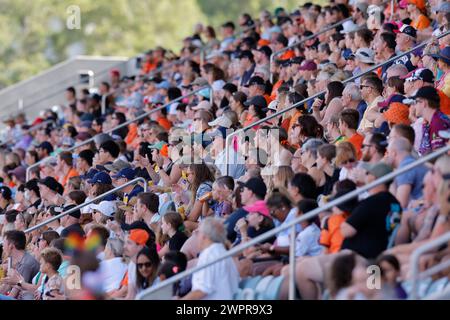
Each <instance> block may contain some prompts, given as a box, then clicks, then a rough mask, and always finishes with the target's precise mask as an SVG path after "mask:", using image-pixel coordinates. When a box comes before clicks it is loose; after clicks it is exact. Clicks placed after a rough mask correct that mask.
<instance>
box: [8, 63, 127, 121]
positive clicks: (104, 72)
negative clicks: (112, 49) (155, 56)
mask: <svg viewBox="0 0 450 320" xmlns="http://www.w3.org/2000/svg"><path fill="white" fill-rule="evenodd" d="M129 60H130V61H129ZM133 61H135V60H134V59H128V58H125V57H89V56H80V57H77V58H74V59H70V60H67V61H65V62H62V63H60V64H57V65H55V66H53V67H52V68H50V69H48V70H46V71H45V72H42V73H40V74H38V75H36V76H34V77H32V78H30V79H27V80H25V81H22V82H19V83H17V84H15V85H12V86H10V87H7V88H5V89H3V90H1V91H0V119H2V120H4V119H5V118H6V117H8V116H9V115H11V114H17V113H19V112H20V111H23V112H25V114H26V115H27V118H28V119H29V120H31V119H34V118H35V117H36V116H38V115H39V113H40V111H42V110H44V109H46V108H51V107H52V106H54V105H60V104H64V102H65V100H64V91H65V89H66V88H67V87H69V86H74V87H75V88H76V89H77V90H78V89H80V88H86V87H88V85H86V84H80V76H79V73H80V71H81V70H92V71H93V73H94V86H98V85H99V84H100V82H101V81H103V80H108V79H109V71H110V70H111V69H113V68H116V69H119V70H120V72H121V74H122V75H125V74H129V72H130V71H131V70H133V68H132V66H133ZM133 71H134V70H133ZM3 127H4V125H3V123H1V124H0V128H3Z"/></svg>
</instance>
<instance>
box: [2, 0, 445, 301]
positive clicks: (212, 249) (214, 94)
mask: <svg viewBox="0 0 450 320" xmlns="http://www.w3.org/2000/svg"><path fill="white" fill-rule="evenodd" d="M392 3H395V7H394V8H391V5H392ZM392 3H391V1H388V2H385V3H383V2H382V1H378V0H370V1H369V0H368V1H347V0H335V1H330V3H329V4H328V5H326V6H320V5H317V4H312V3H307V4H304V5H301V6H299V7H298V8H295V9H294V10H293V11H292V12H289V11H287V10H286V9H285V8H281V7H280V8H277V9H276V10H275V12H269V11H263V12H261V13H260V15H259V17H251V16H250V15H249V14H247V13H242V15H240V16H239V17H236V18H237V19H238V26H236V25H235V24H234V23H233V22H227V23H224V24H223V25H222V26H221V27H220V33H221V34H220V36H219V35H216V30H215V29H214V28H213V27H212V26H203V25H202V24H198V25H197V26H196V27H195V33H194V34H193V35H192V36H190V37H187V38H185V39H183V46H182V50H181V52H180V54H179V55H174V54H172V53H171V52H169V51H168V50H166V49H164V48H162V47H158V48H156V49H154V50H150V51H148V52H146V53H145V56H144V59H143V60H142V63H141V72H140V73H139V74H137V75H133V76H129V75H122V74H120V72H119V70H111V73H110V81H108V82H103V83H101V85H100V86H99V88H97V90H95V92H94V91H89V90H88V89H84V90H81V91H78V92H77V91H76V90H75V89H74V88H73V87H70V88H68V89H67V90H66V92H65V95H66V101H67V103H66V104H65V105H64V106H61V108H60V110H59V112H56V111H55V110H53V109H48V110H45V112H43V113H42V116H41V117H38V118H36V119H33V120H31V121H28V119H27V117H26V115H24V114H21V115H19V116H11V117H10V118H8V119H6V120H5V125H6V129H5V130H4V132H3V136H2V139H3V141H7V143H4V144H3V145H2V148H3V151H2V152H1V153H0V167H1V171H0V180H1V187H0V210H1V211H0V230H1V240H2V252H1V256H2V265H1V270H0V272H1V273H0V294H1V295H0V300H1V299H22V300H28V299H37V300H62V299H134V298H135V297H136V295H137V294H138V293H140V292H142V291H143V290H145V289H147V288H151V287H154V286H155V285H157V284H159V283H161V282H162V281H164V280H165V279H167V278H170V277H172V276H174V275H176V274H178V273H180V272H182V271H184V270H187V269H190V268H192V267H194V266H201V265H204V264H206V263H209V262H211V261H214V260H216V259H217V258H218V257H220V256H223V255H224V254H225V253H226V252H227V250H229V249H230V248H233V247H236V246H238V245H239V244H242V243H246V242H248V241H250V240H251V239H253V238H255V237H257V236H259V235H261V234H264V233H265V232H267V231H269V230H271V229H273V228H274V227H277V226H282V225H286V224H287V223H289V222H290V221H292V220H293V219H295V218H297V217H299V216H301V215H303V214H305V213H307V212H309V211H311V210H313V209H316V208H318V207H321V206H323V205H324V204H326V203H327V202H329V201H330V200H333V199H337V198H339V197H341V196H343V195H345V194H347V193H348V192H351V191H353V190H355V189H356V188H358V187H360V186H364V185H366V184H368V183H370V182H372V181H375V180H376V179H378V178H381V177H383V176H385V175H387V174H389V173H391V172H392V171H394V170H396V169H399V168H403V167H405V166H407V165H409V164H410V163H412V162H414V161H415V160H416V159H418V158H420V157H422V156H425V155H427V154H430V153H431V152H433V151H436V150H438V149H440V148H442V147H445V146H446V145H448V144H449V138H450V120H449V118H448V115H449V114H450V45H449V44H450V35H445V36H441V35H444V34H445V33H446V32H448V31H449V29H450V24H449V22H450V3H449V2H447V1H442V0H430V1H423V0H401V1H394V2H392ZM349 17H350V18H351V19H347V20H346V21H345V22H344V23H342V24H339V25H338V26H336V27H335V28H331V29H330V30H329V31H327V32H323V33H320V34H319V35H317V36H314V34H316V33H317V32H319V31H321V30H323V29H324V28H326V27H327V26H330V25H333V24H335V23H338V22H339V21H342V20H343V19H346V18H349ZM239 29H241V30H243V31H242V32H240V33H238V32H237V31H238V30H239ZM305 38H307V39H308V40H306V41H302V40H303V39H305ZM299 41H301V43H300V44H297V43H298V42H299ZM423 42H426V45H424V46H423V47H421V48H419V49H417V50H414V51H412V52H411V53H408V54H406V55H402V56H401V57H398V58H395V57H396V56H397V55H401V54H402V53H405V52H407V51H408V50H411V49H413V48H414V47H415V46H416V45H417V44H420V43H423ZM290 46H292V47H290ZM288 47H289V48H288ZM200 48H202V50H203V52H204V57H203V58H202V57H201V54H200V53H199V52H200V50H199V49H200ZM279 51H282V52H279ZM278 52H279V53H278ZM273 53H277V54H276V56H275V59H273V61H272V60H271V59H270V58H271V55H272V54H273ZM391 58H394V59H392V61H390V62H389V63H387V64H384V65H382V66H380V67H379V68H376V69H374V68H373V67H374V66H375V65H377V64H379V63H382V62H385V61H386V60H388V59H391ZM371 68H372V69H374V70H373V71H372V72H367V71H368V70H371ZM351 77H353V78H352V80H353V81H345V80H346V79H349V78H351ZM202 88H203V89H202ZM210 88H211V90H210ZM193 91H196V93H195V94H192V95H190V96H188V97H183V96H185V95H188V94H189V93H191V92H193ZM318 94H320V95H319V96H318V97H317V98H315V99H310V100H306V99H307V98H308V97H312V96H314V95H318ZM102 96H107V99H106V102H107V105H106V112H105V114H102V108H101V102H102ZM173 100H177V102H173ZM304 100H306V102H305V103H303V102H302V101H304ZM294 104H295V107H294V108H291V110H289V111H287V112H284V113H283V114H281V115H280V116H278V117H273V118H270V119H267V120H263V121H261V122H260V123H258V125H255V126H253V127H251V128H249V129H248V130H245V133H242V134H236V135H234V136H233V137H232V138H231V139H230V141H231V144H230V146H229V148H228V150H226V148H225V141H226V137H227V135H229V134H231V133H233V132H235V131H236V130H238V129H242V128H245V127H247V126H250V125H252V124H253V123H255V122H257V121H259V120H262V119H265V118H266V117H267V116H270V115H272V114H274V113H276V112H279V111H282V110H284V109H286V108H289V107H290V106H293V105H294ZM146 113H149V115H148V116H144V115H145V114H146ZM135 118H138V120H137V121H134V122H131V123H127V124H126V125H122V126H121V127H119V128H117V129H116V127H117V126H120V125H121V124H124V123H126V122H127V121H129V120H133V119H135ZM48 120H50V121H48ZM45 121H48V122H47V123H45V125H43V126H42V127H40V128H39V129H37V130H32V128H33V127H35V126H37V125H39V124H40V123H43V122H45ZM30 128H31V130H30ZM94 137H95V138H94ZM91 138H94V139H93V140H92V141H91V142H89V143H84V144H83V145H81V146H79V147H77V145H78V144H80V143H83V142H84V141H87V140H89V139H91ZM74 146H75V147H74ZM67 149H69V150H70V151H67ZM226 151H228V152H226ZM44 159H45V160H44ZM42 160H44V161H42ZM226 160H228V161H226ZM38 162H39V164H38V165H36V163H38ZM27 168H29V169H28V170H27ZM138 177H142V178H144V179H145V180H146V181H148V184H147V185H146V186H144V185H143V184H142V183H141V182H139V181H138V182H135V183H133V182H131V183H130V181H133V180H134V179H136V178H138ZM116 187H121V188H120V190H118V191H117V192H113V193H110V194H108V195H107V196H104V197H103V198H102V199H99V200H98V201H94V202H93V203H92V204H88V205H86V206H83V207H82V208H81V209H77V210H72V211H71V212H70V213H69V214H68V215H65V216H63V217H62V218H61V219H54V220H52V221H51V222H49V223H48V224H46V225H45V226H42V227H40V228H38V229H34V230H32V231H31V232H25V231H26V230H27V229H28V228H30V227H33V226H36V225H38V224H40V223H42V222H44V221H46V220H47V219H51V218H52V217H55V216H57V215H59V214H61V213H62V212H64V211H67V210H70V209H73V208H75V207H76V206H78V205H82V204H83V203H86V202H88V201H91V200H92V199H95V198H96V197H98V196H100V195H102V194H104V193H106V192H108V191H110V190H112V189H114V188H116ZM449 196H450V155H449V154H444V155H441V156H440V157H438V158H437V159H434V160H433V161H431V162H427V163H426V164H424V165H419V166H417V167H415V168H414V169H411V170H410V171H407V172H406V173H403V174H400V175H398V176H397V177H395V179H394V180H393V181H390V182H389V183H384V184H379V185H378V186H376V187H374V188H372V189H370V190H368V191H367V192H365V193H361V194H360V195H359V196H358V197H355V198H354V199H352V200H348V201H346V202H344V203H341V204H340V205H337V206H335V207H333V208H332V209H331V210H329V211H324V212H322V213H321V214H320V215H319V216H317V217H316V218H314V219H309V220H304V221H303V222H301V223H299V224H297V225H296V229H297V235H296V239H295V241H296V251H295V257H296V265H295V282H296V290H297V293H296V294H297V297H298V298H300V299H325V298H327V299H406V298H408V297H409V296H410V292H411V282H410V280H411V268H412V266H411V264H410V257H411V253H412V252H413V251H414V250H415V249H416V248H418V247H419V246H421V245H423V244H425V243H428V242H430V241H432V240H433V239H436V238H437V237H439V236H440V235H443V234H445V233H446V232H449V231H450V221H449V214H450V200H449ZM290 237H291V235H290V230H289V229H286V230H285V231H282V232H279V233H277V234H276V236H274V237H272V238H270V239H267V240H266V241H265V242H264V243H261V244H259V245H255V246H251V247H249V248H247V249H245V250H244V251H242V252H241V253H240V254H239V255H237V256H235V257H233V258H227V259H224V260H222V261H220V262H218V263H216V264H214V265H211V266H209V267H206V268H204V269H202V270H201V271H198V272H196V273H194V274H193V275H192V276H191V277H187V278H185V279H184V280H182V281H179V282H177V283H176V284H175V285H174V286H173V294H172V295H173V297H174V298H176V299H186V300H189V299H233V298H234V297H235V295H236V294H237V292H238V290H239V283H240V281H241V279H245V278H247V277H253V276H257V275H264V276H267V275H274V276H279V275H283V276H284V281H283V283H282V285H281V289H280V294H279V297H278V298H279V299H286V298H287V295H288V275H289V258H288V257H289V243H290ZM449 258H450V248H449V246H448V245H444V246H442V247H440V248H436V249H435V250H434V251H431V252H430V253H428V254H426V255H424V256H423V257H422V258H421V259H420V268H421V270H424V269H426V268H429V267H431V266H433V265H436V264H437V263H439V262H442V261H446V260H448V259H449ZM371 265H376V266H378V267H379V268H380V270H381V282H382V286H381V289H380V290H371V289H370V288H368V287H367V285H366V283H367V278H368V276H369V275H368V274H367V272H366V270H367V267H368V266H371ZM74 266H75V268H74ZM449 276H450V269H448V268H447V269H446V270H443V271H441V272H439V273H438V274H436V275H434V276H433V277H432V278H430V279H426V281H428V282H427V283H428V284H429V285H430V286H431V285H433V286H434V287H435V288H437V289H436V290H440V289H442V288H444V287H445V286H448V281H449ZM77 277H78V278H77ZM74 279H75V280H74ZM77 279H78V284H79V285H77Z"/></svg>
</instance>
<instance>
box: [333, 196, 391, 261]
mask: <svg viewBox="0 0 450 320" xmlns="http://www.w3.org/2000/svg"><path fill="white" fill-rule="evenodd" d="M399 205H400V204H399V202H398V201H397V199H396V198H395V197H394V196H393V195H392V194H391V193H390V192H387V191H383V192H380V193H377V194H375V195H373V196H371V197H369V198H367V199H365V200H363V201H361V202H360V203H359V205H358V206H357V207H356V208H355V210H353V212H352V214H351V216H350V217H348V218H347V221H346V222H347V223H348V224H350V225H351V226H352V227H353V228H355V229H356V231H357V233H356V235H355V236H353V237H351V238H346V239H345V240H344V242H343V243H342V249H350V250H353V251H355V252H357V253H359V254H360V255H362V256H363V257H365V258H367V259H371V258H376V257H377V256H378V255H379V254H380V253H381V252H383V251H384V250H386V249H387V245H388V240H389V235H390V232H389V231H388V230H387V228H386V218H387V217H388V215H389V213H390V212H391V211H392V210H393V208H395V207H396V206H399Z"/></svg>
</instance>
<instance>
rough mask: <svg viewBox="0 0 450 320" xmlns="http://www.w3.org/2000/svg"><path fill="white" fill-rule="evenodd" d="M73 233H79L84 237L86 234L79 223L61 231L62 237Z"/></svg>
mask: <svg viewBox="0 0 450 320" xmlns="http://www.w3.org/2000/svg"><path fill="white" fill-rule="evenodd" d="M71 233H77V234H78V235H79V236H80V237H82V238H84V236H85V233H84V230H83V228H82V227H81V225H80V224H79V223H75V224H72V225H70V226H68V227H67V228H65V229H64V230H63V231H61V237H63V238H66V237H67V236H68V235H69V234H71Z"/></svg>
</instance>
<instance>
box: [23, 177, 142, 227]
mask: <svg viewBox="0 0 450 320" xmlns="http://www.w3.org/2000/svg"><path fill="white" fill-rule="evenodd" d="M139 181H142V182H144V191H145V192H147V181H146V180H145V179H144V178H142V177H139V178H136V179H133V180H131V181H128V182H127V183H125V184H123V185H121V186H118V187H116V188H114V189H111V190H109V191H107V192H105V193H102V194H100V195H98V196H97V197H95V198H94V199H92V200H89V201H87V202H84V203H82V204H79V205H78V206H76V207H73V208H72V209H69V210H67V211H64V212H61V213H60V214H58V215H57V216H54V217H51V218H50V219H47V220H45V221H43V222H41V223H39V224H37V225H35V226H33V227H30V228H28V229H26V230H25V231H24V232H25V233H29V232H32V231H34V230H37V229H40V228H42V227H43V226H46V225H47V224H49V223H50V222H53V221H55V220H58V219H61V218H62V217H64V216H66V215H68V214H69V213H72V212H74V211H77V210H80V209H81V208H84V207H86V206H88V205H90V204H91V203H94V202H95V201H98V200H101V199H103V198H104V197H106V196H109V195H111V194H113V193H116V192H117V191H119V190H122V189H123V188H125V187H128V186H129V185H132V184H135V183H136V182H139Z"/></svg>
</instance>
